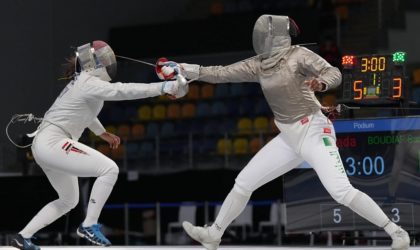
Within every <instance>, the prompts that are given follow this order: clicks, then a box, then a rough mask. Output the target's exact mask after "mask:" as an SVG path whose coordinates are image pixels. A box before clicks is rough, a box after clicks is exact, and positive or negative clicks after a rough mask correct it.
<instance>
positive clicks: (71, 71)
mask: <svg viewBox="0 0 420 250" xmlns="http://www.w3.org/2000/svg"><path fill="white" fill-rule="evenodd" d="M65 60H66V62H65V63H64V64H63V71H64V73H63V77H61V78H59V79H58V80H71V79H73V77H74V76H75V75H76V63H77V62H76V60H77V59H76V56H74V55H73V56H71V57H68V58H66V59H65Z"/></svg>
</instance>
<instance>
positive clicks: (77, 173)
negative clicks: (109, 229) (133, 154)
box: [21, 124, 119, 238]
mask: <svg viewBox="0 0 420 250" xmlns="http://www.w3.org/2000/svg"><path fill="white" fill-rule="evenodd" d="M44 125H45V124H44ZM32 153H33V155H34V158H35V161H36V162H37V163H38V164H39V166H40V167H41V168H42V170H43V171H44V173H45V175H46V176H47V178H48V180H49V181H50V183H51V185H52V186H53V188H54V189H55V190H56V192H57V194H58V199H57V200H54V201H52V202H50V203H49V204H47V205H46V206H45V207H44V208H42V209H41V211H39V213H38V214H37V215H36V216H35V217H34V218H33V219H32V220H31V222H30V223H29V224H28V225H27V226H26V227H25V228H24V229H23V230H22V231H21V234H22V235H23V236H24V237H26V238H28V237H32V235H33V234H34V233H35V232H37V231H38V230H39V229H41V228H43V227H45V226H47V225H49V224H50V223H51V222H53V221H55V220H56V219H58V218H59V217H61V216H62V215H64V214H65V213H67V212H68V211H70V210H71V209H72V208H74V207H75V206H76V205H77V203H78V202H79V184H78V179H77V178H78V177H97V179H96V181H95V183H94V185H93V188H92V192H91V196H90V202H89V205H88V209H87V215H86V219H85V221H84V222H83V224H84V225H85V224H87V225H86V226H90V225H92V224H96V223H97V220H98V217H99V215H100V212H101V210H102V208H103V205H104V204H105V201H106V200H107V199H108V197H109V194H110V193H111V191H112V188H113V186H114V184H115V182H116V180H117V178H118V172H119V170H118V166H117V165H116V164H115V162H114V161H112V160H111V159H109V158H108V157H106V156H105V155H103V154H102V153H100V152H98V151H96V150H94V149H92V148H90V147H88V146H86V145H84V144H82V143H80V142H77V141H74V140H72V139H70V137H69V136H68V134H67V133H66V132H64V131H63V130H62V129H61V128H59V127H56V126H55V125H52V124H49V125H48V126H46V127H44V128H42V129H41V130H40V132H39V133H38V134H37V136H36V137H35V139H34V141H33V145H32Z"/></svg>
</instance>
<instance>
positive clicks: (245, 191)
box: [232, 181, 253, 197]
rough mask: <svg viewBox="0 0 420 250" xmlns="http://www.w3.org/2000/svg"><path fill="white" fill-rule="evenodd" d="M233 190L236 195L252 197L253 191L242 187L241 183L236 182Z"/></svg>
mask: <svg viewBox="0 0 420 250" xmlns="http://www.w3.org/2000/svg"><path fill="white" fill-rule="evenodd" d="M232 190H233V191H235V192H236V193H238V194H241V195H243V196H246V197H251V195H252V192H253V191H250V190H249V189H248V188H246V187H244V186H242V185H241V184H240V183H238V182H236V181H235V185H234V186H233V189H232Z"/></svg>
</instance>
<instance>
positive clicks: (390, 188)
mask: <svg viewBox="0 0 420 250" xmlns="http://www.w3.org/2000/svg"><path fill="white" fill-rule="evenodd" d="M334 127H335V129H336V132H337V146H338V148H339V151H340V155H341V159H342V162H343V164H344V167H345V169H346V173H347V175H348V177H349V179H350V182H351V183H352V185H353V186H354V187H355V188H357V189H359V190H361V191H362V192H365V193H367V194H368V195H369V196H371V197H372V198H373V199H374V200H375V201H376V202H377V203H378V205H379V206H380V207H381V208H382V209H383V211H384V212H385V214H387V216H388V217H389V218H390V219H391V220H392V221H394V222H395V223H397V224H399V225H401V226H403V227H404V228H405V229H407V230H415V231H419V230H420V219H419V216H420V193H419V190H420V117H407V118H387V119H370V120H368V119H363V120H348V121H335V123H334ZM284 201H285V203H286V215H287V220H286V221H287V223H286V225H285V230H286V232H287V233H302V232H305V233H307V232H316V231H333V230H373V231H375V230H378V227H376V226H375V225H373V224H371V223H370V222H368V221H367V220H365V219H363V218H362V217H360V216H359V215H358V214H356V213H354V212H353V211H352V210H350V209H349V208H347V207H345V206H343V205H340V204H338V203H337V202H335V201H334V200H333V199H332V198H331V197H330V195H329V194H328V193H327V191H326V190H325V188H324V187H323V186H322V184H321V182H320V180H319V178H318V176H317V175H316V173H315V171H314V170H313V169H311V168H299V169H294V170H292V171H291V172H290V173H288V174H286V175H285V176H284Z"/></svg>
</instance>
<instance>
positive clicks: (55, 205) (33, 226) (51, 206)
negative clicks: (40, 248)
mask: <svg viewBox="0 0 420 250" xmlns="http://www.w3.org/2000/svg"><path fill="white" fill-rule="evenodd" d="M70 209H72V207H71V205H66V204H65V203H64V202H63V201H62V200H60V199H57V200H55V201H52V202H50V203H48V204H47V205H45V206H44V207H43V208H42V209H41V210H40V211H39V212H38V213H37V214H36V215H35V216H34V218H32V220H31V221H30V222H29V223H28V225H26V227H25V228H24V229H23V230H22V231H20V232H19V234H20V235H22V237H23V238H25V239H28V238H31V237H32V236H33V235H34V234H35V233H36V232H38V231H39V230H41V229H42V228H44V227H46V226H48V225H49V224H51V223H52V222H54V221H55V220H57V219H58V218H60V217H61V216H63V215H64V214H66V213H67V212H68V211H70Z"/></svg>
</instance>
